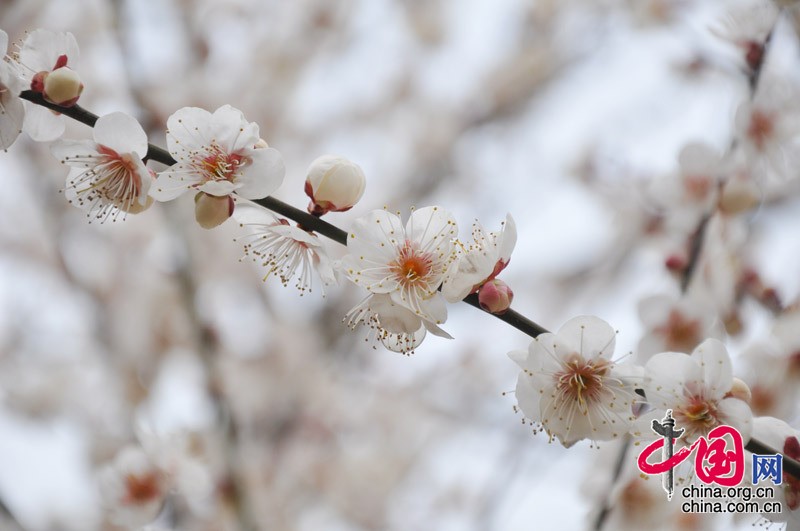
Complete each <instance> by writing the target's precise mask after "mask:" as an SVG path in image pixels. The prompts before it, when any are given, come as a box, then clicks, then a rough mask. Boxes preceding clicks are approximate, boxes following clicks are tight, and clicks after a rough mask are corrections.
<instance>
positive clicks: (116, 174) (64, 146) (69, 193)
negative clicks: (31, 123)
mask: <svg viewBox="0 0 800 531" xmlns="http://www.w3.org/2000/svg"><path fill="white" fill-rule="evenodd" d="M93 135H94V141H90V140H59V141H57V142H55V143H54V144H53V145H52V146H51V149H50V150H51V152H52V153H53V156H55V157H56V158H57V159H59V160H60V161H61V163H62V164H66V165H67V166H70V173H69V175H68V177H67V185H66V188H65V189H64V195H65V196H66V198H67V200H69V202H70V203H71V204H73V205H75V206H76V207H78V208H81V209H83V210H86V211H87V216H89V217H90V218H94V219H99V220H100V221H101V222H103V221H106V220H108V219H109V218H111V219H113V220H114V221H116V220H117V218H118V217H119V215H120V213H122V215H123V217H124V216H125V214H138V213H139V212H141V211H143V210H145V209H146V208H147V207H149V206H150V204H151V203H152V202H153V200H152V198H150V197H148V195H147V193H148V191H149V190H150V183H151V181H152V179H153V177H152V172H151V171H150V170H149V169H148V168H147V167H146V166H145V165H144V162H142V156H143V155H144V154H146V153H147V135H146V134H145V132H144V129H142V126H141V125H139V123H138V122H137V121H136V120H135V119H134V118H132V117H130V116H128V115H127V114H125V113H121V112H115V113H111V114H107V115H105V116H102V117H100V118H99V119H98V120H97V124H96V125H95V127H94V130H93Z"/></svg>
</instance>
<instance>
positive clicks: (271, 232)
mask: <svg viewBox="0 0 800 531" xmlns="http://www.w3.org/2000/svg"><path fill="white" fill-rule="evenodd" d="M233 217H234V219H236V221H237V222H238V223H239V226H240V227H242V228H243V229H244V230H245V231H247V234H245V235H244V236H240V237H238V238H236V240H237V241H240V242H242V243H243V244H244V254H245V256H246V257H250V258H251V259H252V260H253V261H254V262H257V263H259V264H260V265H261V266H263V267H264V268H266V269H267V274H266V275H264V280H265V281H266V280H267V279H268V278H269V277H270V275H275V276H277V277H278V278H279V279H280V281H281V283H282V284H283V285H284V286H286V285H287V284H288V283H289V281H290V280H291V279H292V278H295V279H296V281H295V287H296V288H297V289H298V290H300V294H301V295H302V294H304V293H305V292H307V291H308V292H310V291H311V288H312V284H313V283H312V276H313V275H312V271H315V272H316V274H317V276H319V278H320V280H321V281H322V284H323V285H329V284H335V283H336V277H335V275H334V271H333V266H332V264H331V261H330V259H329V258H328V254H327V252H326V251H325V247H324V246H323V245H322V241H320V238H319V237H318V236H317V235H316V234H314V233H312V232H308V231H306V230H304V229H302V228H300V227H296V226H292V225H290V224H289V222H288V221H287V220H285V219H280V218H278V217H276V216H275V215H273V214H272V213H271V212H269V211H268V210H266V209H265V208H262V207H259V206H256V205H254V204H252V203H250V202H243V201H240V202H238V204H237V205H236V208H235V210H234V211H233Z"/></svg>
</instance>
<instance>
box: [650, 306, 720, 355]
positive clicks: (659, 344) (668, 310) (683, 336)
mask: <svg viewBox="0 0 800 531" xmlns="http://www.w3.org/2000/svg"><path fill="white" fill-rule="evenodd" d="M639 317H640V318H641V320H642V323H643V324H644V326H645V329H646V330H647V332H646V333H645V335H644V336H643V337H642V339H641V340H640V341H639V346H638V348H637V357H638V359H639V360H640V361H642V362H644V361H646V360H647V359H649V358H650V357H651V356H652V355H654V354H657V353H659V352H666V351H671V352H685V353H687V354H688V353H689V352H691V351H692V350H694V348H695V347H696V346H697V345H699V344H700V343H701V342H702V341H703V340H704V339H706V338H708V337H714V338H717V339H722V337H723V330H722V326H721V323H720V322H719V319H717V317H716V314H715V312H714V309H713V308H712V307H710V306H709V305H708V304H707V303H705V302H704V301H703V300H702V299H700V298H699V297H681V298H675V297H672V296H669V295H653V296H650V297H647V298H646V299H643V300H642V301H641V302H640V303H639Z"/></svg>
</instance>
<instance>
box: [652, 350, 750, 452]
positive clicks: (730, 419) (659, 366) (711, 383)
mask: <svg viewBox="0 0 800 531" xmlns="http://www.w3.org/2000/svg"><path fill="white" fill-rule="evenodd" d="M645 373H646V377H645V381H644V383H643V388H644V391H645V394H646V396H647V400H648V402H649V403H650V405H651V406H653V411H652V412H651V413H650V414H648V415H647V417H646V418H645V417H643V418H642V419H640V421H641V422H642V423H643V428H642V431H643V432H645V433H647V432H649V427H647V426H649V422H650V419H652V418H661V417H663V416H664V414H665V412H666V410H668V409H671V410H672V416H673V417H674V418H675V422H676V424H677V425H678V426H680V427H681V428H684V429H685V430H686V433H685V435H684V436H683V437H682V438H681V439H680V442H681V444H686V445H689V444H691V443H693V442H694V441H696V440H697V439H698V438H699V437H705V436H707V435H708V432H710V431H711V430H712V429H714V428H716V427H717V426H721V425H728V426H733V427H734V428H736V429H737V430H739V433H741V434H742V437H743V438H744V440H745V441H748V440H749V439H750V434H751V430H752V420H753V415H752V413H751V412H750V406H749V405H748V404H747V403H746V402H745V401H744V400H742V399H741V398H738V397H740V396H742V393H741V392H740V389H739V388H738V385H737V382H738V381H737V380H735V379H734V378H733V368H732V365H731V360H730V357H729V356H728V351H727V349H726V348H725V345H724V344H723V343H722V342H721V341H719V340H717V339H707V340H705V341H703V342H702V343H701V344H700V345H699V346H698V347H697V348H695V349H694V351H693V352H692V354H691V355H689V356H687V355H686V354H682V353H677V352H662V353H660V354H656V355H655V356H653V357H652V358H651V359H650V361H648V362H647V364H646V365H645Z"/></svg>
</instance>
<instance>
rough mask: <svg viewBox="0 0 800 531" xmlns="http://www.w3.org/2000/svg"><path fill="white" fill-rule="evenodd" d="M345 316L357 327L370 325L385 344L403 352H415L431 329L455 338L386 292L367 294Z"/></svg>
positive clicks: (435, 333)
mask: <svg viewBox="0 0 800 531" xmlns="http://www.w3.org/2000/svg"><path fill="white" fill-rule="evenodd" d="M345 319H346V321H347V325H348V326H349V327H350V328H352V329H354V330H355V328H356V327H357V326H358V325H359V324H363V325H365V326H367V327H369V328H370V329H371V330H372V331H373V333H374V336H375V338H376V339H377V340H378V341H380V342H381V344H383V346H384V347H386V348H387V349H388V350H391V351H392V352H399V353H401V354H412V353H413V352H414V349H416V348H417V347H418V346H419V345H420V344H422V341H423V340H424V339H425V336H426V335H427V332H428V331H430V332H431V333H433V334H434V335H437V336H440V337H446V338H448V339H452V338H451V337H450V335H449V334H447V332H445V331H444V330H442V329H441V328H439V327H438V326H436V325H435V324H433V323H431V322H430V321H427V320H425V319H422V318H421V317H420V316H419V315H417V314H415V313H414V312H412V311H411V310H409V309H408V308H406V307H404V306H400V305H398V304H395V302H394V301H393V300H392V297H391V296H390V295H387V294H384V293H378V294H375V293H373V294H370V295H368V296H367V297H366V298H365V299H364V300H363V301H361V302H360V303H359V304H357V305H356V306H355V307H354V308H353V309H352V310H350V311H349V312H348V313H347V316H346V317H345Z"/></svg>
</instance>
